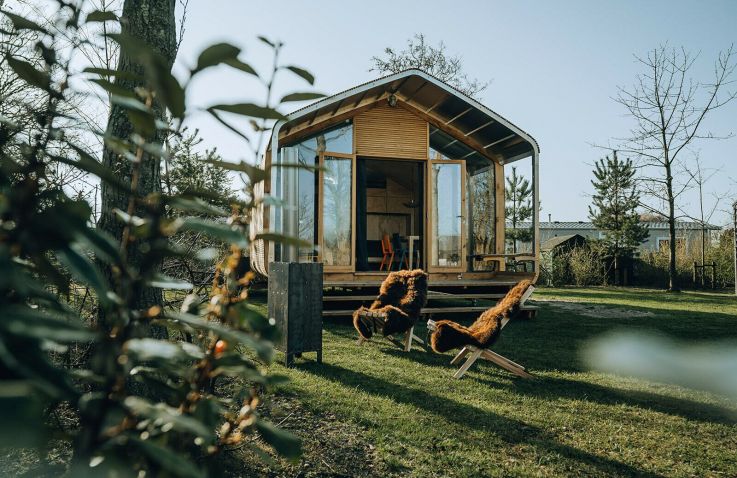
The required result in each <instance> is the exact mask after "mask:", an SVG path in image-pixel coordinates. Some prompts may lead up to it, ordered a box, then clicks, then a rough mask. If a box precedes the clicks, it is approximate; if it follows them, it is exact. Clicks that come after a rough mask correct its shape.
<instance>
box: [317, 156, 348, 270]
mask: <svg viewBox="0 0 737 478" xmlns="http://www.w3.org/2000/svg"><path fill="white" fill-rule="evenodd" d="M322 166H323V174H322V176H323V184H322V191H323V198H322V221H323V224H322V239H323V242H322V262H323V264H325V266H328V267H330V266H336V267H350V266H351V265H352V263H353V225H352V219H353V158H352V157H340V156H332V155H330V154H329V153H328V154H325V155H324V156H323V163H322Z"/></svg>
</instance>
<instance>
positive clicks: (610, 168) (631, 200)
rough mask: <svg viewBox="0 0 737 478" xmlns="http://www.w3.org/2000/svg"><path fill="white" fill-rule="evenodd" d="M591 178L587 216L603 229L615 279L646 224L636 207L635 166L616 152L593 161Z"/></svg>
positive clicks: (641, 236) (633, 251)
mask: <svg viewBox="0 0 737 478" xmlns="http://www.w3.org/2000/svg"><path fill="white" fill-rule="evenodd" d="M595 167H596V169H595V170H594V171H593V173H594V178H595V179H593V180H592V181H591V184H593V186H594V188H595V190H596V193H595V194H594V196H593V204H592V205H591V206H589V218H590V219H591V221H592V222H593V224H594V226H596V228H598V229H599V230H601V231H603V232H604V237H603V239H602V243H603V245H604V247H605V249H606V251H607V255H608V256H609V257H611V258H612V259H613V261H614V278H615V283H617V282H618V280H617V279H618V278H619V276H620V274H621V271H620V269H621V264H622V259H627V258H631V257H633V256H634V254H635V252H636V251H637V248H638V246H639V245H640V244H641V243H642V242H643V241H644V240H645V239H646V238H647V236H648V230H647V227H646V226H645V225H644V224H643V223H642V222H641V221H640V215H639V214H638V213H637V211H636V209H637V206H638V204H639V202H640V194H639V192H638V190H637V186H636V184H635V168H634V166H633V164H632V161H631V160H630V159H627V160H626V161H620V160H619V158H617V152H616V151H615V152H614V155H613V158H609V157H608V156H606V157H605V158H603V159H600V160H598V161H597V162H596V163H595Z"/></svg>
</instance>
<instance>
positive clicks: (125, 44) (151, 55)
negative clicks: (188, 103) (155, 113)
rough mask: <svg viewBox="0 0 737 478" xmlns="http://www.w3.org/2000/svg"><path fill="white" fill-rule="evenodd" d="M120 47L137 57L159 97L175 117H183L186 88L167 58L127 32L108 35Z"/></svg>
mask: <svg viewBox="0 0 737 478" xmlns="http://www.w3.org/2000/svg"><path fill="white" fill-rule="evenodd" d="M108 36H109V37H110V38H112V39H113V40H115V41H116V42H117V43H118V44H119V45H120V48H121V49H123V50H124V51H125V52H126V53H128V54H129V55H130V56H131V57H133V58H135V59H137V60H138V61H139V62H140V63H141V64H142V65H143V66H144V68H145V70H146V79H147V80H148V81H149V82H150V83H151V85H152V86H153V88H154V90H155V91H156V96H157V98H158V99H159V100H160V101H161V102H162V103H163V104H164V105H165V106H166V107H167V108H169V111H170V112H171V114H172V116H174V117H175V118H183V117H184V111H185V98H184V89H183V88H182V86H181V85H180V84H179V82H178V81H177V79H176V78H174V76H173V75H172V74H171V66H169V64H168V62H167V61H166V59H165V58H164V57H163V56H162V55H160V54H159V53H158V52H156V50H154V49H153V48H152V47H151V46H150V45H149V44H147V43H146V42H144V41H142V40H141V39H139V38H136V37H133V36H131V35H128V34H125V33H111V34H109V35H108Z"/></svg>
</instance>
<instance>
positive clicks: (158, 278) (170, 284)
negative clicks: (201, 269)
mask: <svg viewBox="0 0 737 478" xmlns="http://www.w3.org/2000/svg"><path fill="white" fill-rule="evenodd" d="M148 285H150V286H151V287H157V288H159V289H170V290H190V289H192V287H193V286H192V284H191V283H189V282H187V281H183V280H179V279H175V278H173V277H168V276H165V275H164V274H156V275H155V276H154V277H152V278H151V279H150V280H149V281H148Z"/></svg>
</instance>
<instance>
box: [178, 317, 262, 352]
mask: <svg viewBox="0 0 737 478" xmlns="http://www.w3.org/2000/svg"><path fill="white" fill-rule="evenodd" d="M165 317H166V318H167V319H171V320H175V321H179V322H181V323H183V324H186V325H188V326H190V327H192V328H194V329H197V330H206V331H209V332H212V333H213V334H215V335H216V336H218V337H221V338H223V339H225V340H227V341H229V342H232V343H233V345H235V344H243V345H245V346H246V347H248V348H250V349H251V350H253V351H255V352H256V353H257V354H258V356H259V357H260V358H261V359H262V360H264V361H265V362H270V361H271V359H272V357H273V354H274V349H273V347H272V345H271V343H269V342H266V341H264V340H258V339H257V338H255V337H254V336H252V335H250V334H248V333H246V332H242V331H240V330H236V329H234V328H231V327H228V326H226V325H223V324H220V323H217V322H212V321H208V320H203V319H201V318H200V317H197V316H196V315H192V314H187V313H184V312H175V311H167V312H166V313H165Z"/></svg>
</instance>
